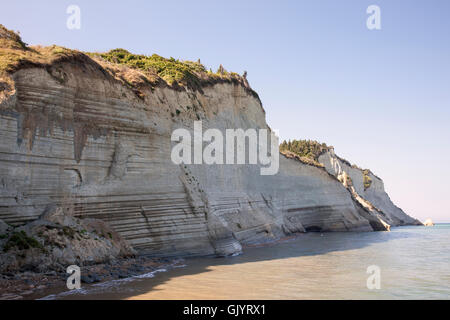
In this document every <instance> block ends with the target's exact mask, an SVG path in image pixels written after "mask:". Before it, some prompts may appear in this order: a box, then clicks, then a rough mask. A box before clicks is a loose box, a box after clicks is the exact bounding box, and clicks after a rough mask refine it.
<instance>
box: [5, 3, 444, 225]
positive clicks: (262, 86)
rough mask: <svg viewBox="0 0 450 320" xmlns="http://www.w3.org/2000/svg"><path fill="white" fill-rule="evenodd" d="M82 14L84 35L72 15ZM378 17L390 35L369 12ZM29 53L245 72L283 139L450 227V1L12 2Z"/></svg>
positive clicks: (8, 13)
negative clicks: (128, 54)
mask: <svg viewBox="0 0 450 320" xmlns="http://www.w3.org/2000/svg"><path fill="white" fill-rule="evenodd" d="M70 4H76V5H78V6H79V7H80V8H81V30H68V29H67V28H66V19H67V17H68V15H67V14H66V8H67V7H68V5H70ZM371 4H376V5H378V6H379V7H380V8H381V27H382V29H381V30H376V31H374V30H372V31H370V30H368V29H367V28H366V19H367V16H368V15H367V14H366V9H367V7H368V6H369V5H371ZM0 7H1V11H0V23H2V24H4V25H5V26H6V27H8V28H10V29H14V30H19V31H20V32H21V34H22V37H23V39H24V40H25V42H27V43H29V44H43V45H50V44H59V45H62V46H66V47H70V48H75V49H80V50H88V51H105V50H109V49H112V48H117V47H123V48H125V49H128V50H129V51H132V52H135V53H144V54H152V53H158V54H160V55H163V56H166V57H170V56H172V57H175V58H180V59H187V60H196V59H198V58H201V61H202V63H203V64H205V65H206V66H207V67H212V68H213V69H214V70H215V69H216V68H217V67H218V65H219V64H223V65H224V66H225V68H227V69H228V70H232V71H235V72H239V73H242V72H243V71H244V70H247V71H248V78H249V81H250V84H251V85H252V87H253V88H254V89H255V90H256V91H257V92H258V93H259V94H260V97H261V99H262V101H263V104H264V108H265V109H266V111H267V121H268V123H269V125H270V126H271V127H272V128H274V129H279V130H280V136H281V138H283V139H293V138H307V139H316V140H319V141H321V142H326V143H328V144H330V145H333V146H335V149H336V152H337V153H338V154H339V155H341V156H342V157H344V158H347V159H348V160H350V161H351V162H352V163H356V164H358V165H359V166H361V167H365V168H366V167H367V168H370V169H372V171H374V172H375V173H376V174H378V175H379V176H381V177H382V178H383V180H384V182H385V185H386V189H387V191H388V192H389V194H390V196H391V198H392V199H393V200H394V202H395V203H397V204H398V205H399V206H400V207H402V208H403V209H404V210H405V211H406V212H407V213H409V214H411V215H413V216H415V217H418V218H420V219H425V218H427V217H431V218H433V219H434V220H438V221H439V220H440V221H450V206H449V205H448V204H447V202H448V198H447V197H449V196H450V195H449V190H450V173H449V172H450V171H449V168H448V164H449V160H450V148H449V147H450V146H449V141H450V134H449V133H450V129H449V120H450V18H449V16H450V1H448V0H442V1H437V0H428V1H425V0H420V1H406V0H403V1H402V0H395V1H393V0H389V1H384V0H371V1H365V0H353V1H351V0H343V1H336V0H320V1H318V0H314V1H313V0H310V1H270V2H269V1H261V0H259V1H245V0H240V1H231V0H227V1H214V0H208V1H195V0H192V1H174V0H172V1H167V2H165V1H133V0H128V1H120V2H116V1H98V0H96V1H81V0H72V1H39V2H38V1H22V0H14V1H5V0H1V6H0Z"/></svg>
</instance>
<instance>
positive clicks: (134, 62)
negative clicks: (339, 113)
mask: <svg viewBox="0 0 450 320" xmlns="http://www.w3.org/2000/svg"><path fill="white" fill-rule="evenodd" d="M65 61H67V62H80V63H94V64H97V65H98V67H99V68H102V69H104V71H106V72H108V73H109V74H111V75H112V76H113V77H114V78H116V79H120V80H123V82H125V83H126V84H127V85H128V86H138V85H142V84H148V85H151V86H153V87H154V86H156V85H160V84H164V83H165V84H166V85H168V86H171V87H173V88H175V89H179V88H182V87H184V88H190V89H193V90H199V91H202V87H204V86H207V85H212V84H215V83H221V82H225V83H235V84H240V85H242V86H243V87H244V88H245V89H246V90H247V91H248V92H249V93H251V94H252V95H254V96H255V97H258V95H257V94H256V92H254V91H253V90H252V89H251V88H250V85H249V84H248V81H247V79H246V72H245V73H244V75H242V76H241V75H239V74H237V73H234V72H228V71H226V70H225V68H223V66H222V65H221V66H220V67H219V69H218V70H217V72H213V71H212V70H211V69H209V70H207V69H206V67H205V66H204V65H202V64H201V63H200V59H199V60H198V61H197V62H193V61H181V60H178V59H174V58H169V59H167V58H164V57H161V56H159V55H157V54H153V55H151V56H146V55H140V54H133V53H130V52H128V51H127V50H125V49H114V50H111V51H109V52H105V53H93V52H81V51H77V50H71V49H67V48H64V47H60V46H56V45H53V46H48V47H42V46H28V45H27V44H26V43H24V42H23V41H22V39H21V37H20V35H19V33H16V32H14V31H11V30H8V29H7V28H5V27H4V26H3V25H1V24H0V78H5V76H7V75H9V74H12V73H14V72H16V71H18V70H20V69H23V68H27V67H48V66H51V65H53V64H55V63H58V62H65ZM136 72H139V73H140V75H139V77H138V78H139V79H141V80H142V81H137V82H136V81H133V79H136V76H135V73H136ZM116 73H120V75H117V74H116Z"/></svg>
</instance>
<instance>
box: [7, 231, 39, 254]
mask: <svg viewBox="0 0 450 320" xmlns="http://www.w3.org/2000/svg"><path fill="white" fill-rule="evenodd" d="M14 247H16V248H17V249H19V250H26V249H30V248H39V249H44V248H43V247H42V245H41V244H40V243H39V242H38V241H37V240H36V239H34V238H32V237H29V236H28V235H27V234H26V233H25V231H20V232H14V233H13V234H12V236H11V237H10V238H9V239H8V241H7V242H6V244H5V246H4V248H3V249H4V251H5V252H6V251H9V250H10V249H11V248H14Z"/></svg>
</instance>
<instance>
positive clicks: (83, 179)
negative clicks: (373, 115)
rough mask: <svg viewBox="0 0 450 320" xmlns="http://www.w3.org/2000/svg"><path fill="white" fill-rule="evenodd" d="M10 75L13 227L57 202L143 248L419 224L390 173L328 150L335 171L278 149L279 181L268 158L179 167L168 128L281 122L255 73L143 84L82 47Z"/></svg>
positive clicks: (7, 113) (4, 157) (6, 96)
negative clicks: (397, 200)
mask: <svg viewBox="0 0 450 320" xmlns="http://www.w3.org/2000/svg"><path fill="white" fill-rule="evenodd" d="M5 50H6V49H5ZM8 50H10V51H11V50H13V49H8ZM14 50H21V49H14ZM53 51H55V50H53ZM58 54H59V53H58ZM23 59H25V58H23ZM20 61H22V60H20ZM48 61H50V62H48ZM7 70H9V71H8V72H7V74H5V75H4V77H3V80H1V81H3V82H2V83H4V86H3V87H4V88H5V89H4V90H3V91H2V94H1V95H0V99H1V100H0V141H1V144H0V219H2V220H4V221H5V222H8V223H9V224H12V225H14V226H16V227H18V226H21V225H24V224H29V223H33V221H35V220H38V219H39V217H40V216H41V215H42V214H43V213H44V212H45V211H46V210H48V208H49V207H52V206H56V207H61V208H64V207H65V206H70V207H71V208H72V209H73V215H74V217H75V218H77V219H81V221H86V220H83V219H98V220H102V221H104V222H105V223H107V224H108V225H110V226H111V228H112V229H114V230H115V231H117V232H118V234H120V236H121V237H122V238H123V239H125V240H127V241H128V243H130V244H131V245H132V246H133V248H134V249H136V250H137V251H138V252H140V253H148V254H152V255H207V254H218V255H230V254H236V253H239V252H240V251H241V250H242V246H243V245H248V244H255V243H262V242H266V241H273V240H276V239H279V238H281V237H284V236H286V235H290V234H294V233H298V232H307V231H321V232H325V231H372V230H387V229H388V227H387V226H385V225H384V224H383V222H381V221H385V222H386V223H387V224H390V225H404V224H411V223H414V219H412V218H410V217H408V216H407V215H406V214H404V213H403V212H402V211H401V210H400V209H399V208H397V207H396V206H395V205H393V204H392V202H391V201H390V200H389V197H388V196H387V195H386V193H385V192H384V190H383V183H382V181H381V180H380V179H378V178H376V177H375V176H374V175H373V174H370V177H371V179H372V185H371V186H370V188H368V189H367V190H363V189H362V188H363V187H362V182H361V181H362V179H363V175H362V173H361V172H360V171H359V170H357V169H353V168H351V167H347V166H346V164H345V163H343V162H342V161H340V160H339V159H337V158H336V157H335V156H334V155H333V154H331V153H329V154H324V155H322V156H321V161H322V162H323V165H324V166H325V168H322V167H316V166H313V165H308V164H304V163H302V162H300V161H298V160H296V159H295V158H292V157H287V156H284V155H280V169H279V172H278V174H276V175H273V176H261V175H260V166H259V165H248V164H247V165H175V164H174V163H173V162H172V161H171V158H170V154H171V148H172V143H171V134H172V132H173V130H175V129H177V128H186V129H188V130H189V131H190V132H192V131H193V123H194V121H198V120H201V121H202V123H203V127H204V128H218V129H219V130H225V129H227V128H230V129H234V128H242V129H244V130H245V129H248V128H257V129H268V130H270V128H269V127H268V125H267V123H266V121H265V112H264V110H263V108H262V105H261V102H260V100H259V98H258V96H257V94H256V93H255V92H254V91H253V90H251V88H250V87H249V86H248V82H247V80H246V79H242V78H239V77H237V78H236V77H234V76H233V77H234V78H233V77H231V76H230V78H220V79H216V80H214V81H209V80H208V81H207V80H205V79H203V78H201V77H200V76H199V79H200V80H202V81H200V82H198V85H199V87H190V86H182V85H180V84H178V83H177V82H174V83H172V84H169V83H166V82H164V81H163V80H162V79H157V80H156V81H155V82H154V83H153V84H150V83H147V82H146V81H140V82H139V85H137V84H136V82H133V81H131V80H127V81H124V80H123V79H124V77H125V78H126V77H127V76H129V77H131V76H130V75H132V77H133V79H141V80H142V79H143V78H144V77H145V75H144V74H143V73H141V72H140V71H139V70H136V69H130V68H128V67H126V66H117V65H114V64H112V63H109V62H106V61H103V60H101V59H99V58H95V57H94V58H91V57H89V56H86V55H84V54H82V53H79V52H77V53H76V54H72V55H69V56H67V55H65V56H63V57H62V58H54V59H53V58H52V59H47V62H46V63H37V62H33V63H31V62H29V63H26V61H22V62H21V63H20V64H17V65H14V68H10V69H7ZM124 75H125V76H124ZM127 79H130V78H127ZM244 80H245V81H244ZM136 81H137V80H136ZM155 83H156V84H155ZM336 163H338V164H339V168H338V167H337V166H336ZM344 172H345V174H346V175H348V176H349V177H351V179H352V181H353V187H352V188H353V189H354V190H353V189H352V191H351V192H350V191H349V187H348V185H347V186H344V185H343V184H342V176H343V173H344ZM358 195H359V196H362V197H363V198H364V199H366V200H368V201H370V203H372V205H373V207H374V209H373V210H371V209H368V208H367V206H364V205H362V203H361V201H358V199H355V198H357V197H358ZM382 216H383V218H381V217H382ZM58 223H60V224H61V223H64V221H58Z"/></svg>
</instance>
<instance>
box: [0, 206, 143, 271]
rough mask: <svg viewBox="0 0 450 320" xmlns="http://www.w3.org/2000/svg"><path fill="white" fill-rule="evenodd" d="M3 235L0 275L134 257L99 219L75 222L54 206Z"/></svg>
mask: <svg viewBox="0 0 450 320" xmlns="http://www.w3.org/2000/svg"><path fill="white" fill-rule="evenodd" d="M2 223H4V222H2V221H1V220H0V225H1V224H2ZM3 232H4V233H3V234H2V235H1V238H0V273H4V272H17V271H34V272H47V271H49V270H54V271H58V272H65V269H66V268H67V266H69V265H78V266H84V265H90V264H97V263H104V262H109V261H111V260H116V259H118V258H124V257H131V256H133V255H135V254H136V252H135V250H134V249H133V248H131V247H130V245H129V244H128V243H127V242H126V241H125V240H123V239H122V237H121V236H120V235H119V234H118V233H117V232H115V231H114V230H113V229H112V228H111V227H110V226H108V225H107V224H106V223H105V222H103V221H102V220H98V219H91V218H87V219H78V218H75V217H73V216H72V215H70V213H68V212H65V209H64V208H61V207H56V206H51V207H49V208H47V210H46V211H45V212H44V213H43V214H42V215H41V217H40V218H39V219H37V220H34V221H32V222H29V223H27V224H25V225H23V226H19V227H16V228H12V227H9V228H8V229H7V230H4V231H3Z"/></svg>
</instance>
